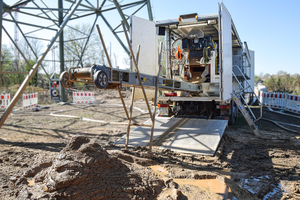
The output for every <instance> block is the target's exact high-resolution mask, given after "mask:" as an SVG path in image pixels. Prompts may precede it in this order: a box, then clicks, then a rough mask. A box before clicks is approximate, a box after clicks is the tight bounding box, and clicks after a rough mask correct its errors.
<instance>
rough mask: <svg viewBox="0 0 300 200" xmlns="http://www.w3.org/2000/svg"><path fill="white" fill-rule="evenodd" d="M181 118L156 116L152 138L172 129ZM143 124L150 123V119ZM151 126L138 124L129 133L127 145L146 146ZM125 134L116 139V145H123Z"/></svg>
mask: <svg viewBox="0 0 300 200" xmlns="http://www.w3.org/2000/svg"><path fill="white" fill-rule="evenodd" d="M182 121H183V119H182V118H170V117H156V118H155V126H154V133H153V140H155V139H157V138H158V137H159V136H161V135H162V134H165V133H166V132H168V131H170V130H173V129H174V128H175V127H176V126H178V124H180V122H182ZM144 124H147V125H151V124H152V121H151V119H149V120H147V121H146V122H145V123H144ZM150 135H151V127H145V126H144V127H142V126H139V127H137V128H136V129H134V130H133V131H131V132H130V134H129V142H128V146H129V147H137V146H147V145H148V144H149V143H150ZM125 141H126V135H124V136H123V137H121V138H120V139H118V140H117V141H116V142H115V144H116V145H125Z"/></svg>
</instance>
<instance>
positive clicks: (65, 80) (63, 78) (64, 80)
mask: <svg viewBox="0 0 300 200" xmlns="http://www.w3.org/2000/svg"><path fill="white" fill-rule="evenodd" d="M59 82H60V83H61V85H62V86H63V87H64V88H66V89H67V88H71V87H72V86H73V82H72V81H70V79H69V72H68V71H65V72H63V73H62V74H61V75H60V77H59Z"/></svg>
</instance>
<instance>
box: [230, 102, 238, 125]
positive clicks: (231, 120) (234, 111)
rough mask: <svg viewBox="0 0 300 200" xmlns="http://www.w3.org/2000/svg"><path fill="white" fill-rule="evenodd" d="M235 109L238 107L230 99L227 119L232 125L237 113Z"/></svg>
mask: <svg viewBox="0 0 300 200" xmlns="http://www.w3.org/2000/svg"><path fill="white" fill-rule="evenodd" d="M237 109H238V108H237V106H236V104H235V103H234V102H233V101H231V106H230V116H229V121H228V123H229V124H230V125H233V124H234V123H235V121H236V118H237V113H238V112H237Z"/></svg>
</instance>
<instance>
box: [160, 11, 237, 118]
mask: <svg viewBox="0 0 300 200" xmlns="http://www.w3.org/2000/svg"><path fill="white" fill-rule="evenodd" d="M219 20H220V18H219V16H218V15H207V16H199V15H198V14H197V13H193V14H188V15H180V16H179V18H178V20H163V21H158V22H157V23H156V26H157V28H158V32H157V33H158V35H159V36H160V37H165V43H166V52H167V53H166V54H167V55H166V65H167V73H166V74H167V75H166V76H167V77H170V78H171V79H175V80H182V81H185V82H190V83H194V84H198V85H199V87H200V91H197V92H176V94H174V96H177V97H178V98H174V97H173V98H172V99H171V98H170V99H169V100H168V101H165V100H166V99H163V98H160V99H161V100H162V101H161V102H160V103H161V104H160V105H166V104H168V105H169V109H168V111H169V112H168V114H167V115H168V116H171V115H175V116H182V117H191V116H193V117H203V118H209V119H213V118H223V119H229V121H230V122H231V123H234V121H235V118H236V117H237V112H238V109H237V108H236V106H235V104H234V103H233V102H232V101H220V100H221V92H222V89H221V73H220V69H221V67H220V55H221V54H220V45H219V44H220V39H221V38H220V34H219V26H220V23H219ZM230 81H232V80H230ZM228 85H231V83H230V84H229V83H228ZM173 93H175V92H173ZM165 96H169V93H167V95H165ZM180 97H183V98H180ZM188 97H189V98H188ZM197 97H198V98H197ZM160 110H162V109H160ZM164 114H165V115H164V116H166V112H164Z"/></svg>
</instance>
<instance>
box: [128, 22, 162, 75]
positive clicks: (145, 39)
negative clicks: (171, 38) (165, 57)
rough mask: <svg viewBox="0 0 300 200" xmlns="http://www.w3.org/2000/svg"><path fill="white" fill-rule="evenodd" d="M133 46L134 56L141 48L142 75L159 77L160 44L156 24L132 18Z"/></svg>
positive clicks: (139, 65)
mask: <svg viewBox="0 0 300 200" xmlns="http://www.w3.org/2000/svg"><path fill="white" fill-rule="evenodd" d="M130 27H131V31H130V35H131V46H132V50H133V53H134V55H136V53H137V47H138V45H140V46H141V49H140V55H139V61H138V68H139V71H140V73H144V74H148V75H157V70H158V65H157V62H158V55H157V54H158V50H157V48H158V44H157V35H156V27H155V22H153V21H149V20H146V19H142V18H139V17H136V16H131V26H130Z"/></svg>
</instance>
